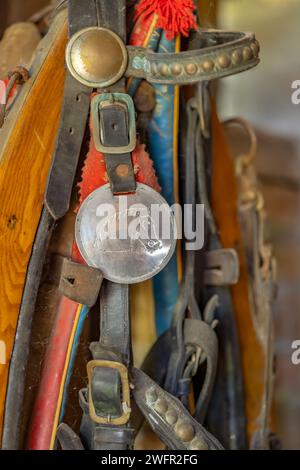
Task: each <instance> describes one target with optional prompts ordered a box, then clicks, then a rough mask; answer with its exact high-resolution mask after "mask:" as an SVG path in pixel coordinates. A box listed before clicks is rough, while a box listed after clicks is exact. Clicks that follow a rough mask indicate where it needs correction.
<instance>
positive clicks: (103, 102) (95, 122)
mask: <svg viewBox="0 0 300 470" xmlns="http://www.w3.org/2000/svg"><path fill="white" fill-rule="evenodd" d="M112 103H120V104H122V105H125V107H126V108H127V111H128V134H129V144H128V145H126V146H123V147H108V146H106V145H103V144H102V142H101V132H100V131H101V129H100V120H99V108H101V107H104V106H107V105H111V104H112ZM91 114H92V128H93V138H94V143H95V147H96V150H98V152H102V153H104V154H105V153H106V154H122V153H130V152H133V150H134V149H135V147H136V123H135V110H134V104H133V100H132V98H131V96H129V95H127V94H126V93H102V94H100V95H96V96H95V97H94V98H93V99H92V103H91Z"/></svg>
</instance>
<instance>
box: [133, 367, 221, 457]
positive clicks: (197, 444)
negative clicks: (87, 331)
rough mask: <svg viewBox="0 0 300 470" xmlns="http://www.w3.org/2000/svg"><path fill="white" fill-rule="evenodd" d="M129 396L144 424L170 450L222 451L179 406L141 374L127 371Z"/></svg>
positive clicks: (139, 371)
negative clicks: (130, 395)
mask: <svg viewBox="0 0 300 470" xmlns="http://www.w3.org/2000/svg"><path fill="white" fill-rule="evenodd" d="M131 377H132V382H133V384H134V387H133V390H132V394H133V396H134V399H135V402H136V404H137V405H138V407H139V408H140V410H141V412H142V413H143V415H144V416H145V418H146V420H147V421H148V423H149V424H150V426H151V427H152V429H153V430H154V432H155V433H156V434H157V435H158V436H159V437H160V439H161V440H162V441H163V442H164V443H165V444H166V445H167V446H168V448H169V449H171V450H222V449H223V447H222V446H221V444H220V443H219V442H218V441H217V440H216V439H215V438H214V437H213V436H212V435H211V434H210V433H209V432H208V431H206V430H205V429H204V428H203V426H201V424H199V423H198V422H197V421H196V420H195V419H193V418H192V417H191V415H190V414H189V412H188V411H187V410H186V409H185V407H184V406H183V405H182V403H181V402H180V401H179V400H178V399H177V398H174V397H173V396H172V395H170V394H169V393H167V392H166V391H165V390H163V389H162V388H161V387H159V386H158V385H157V384H156V383H155V382H154V381H153V380H151V379H150V377H148V376H147V375H146V374H145V373H144V372H142V371H141V370H139V369H135V368H133V369H132V370H131Z"/></svg>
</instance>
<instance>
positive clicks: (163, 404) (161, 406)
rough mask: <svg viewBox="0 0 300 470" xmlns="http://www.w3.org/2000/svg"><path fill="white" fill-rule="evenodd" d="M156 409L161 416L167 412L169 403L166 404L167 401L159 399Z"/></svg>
mask: <svg viewBox="0 0 300 470" xmlns="http://www.w3.org/2000/svg"><path fill="white" fill-rule="evenodd" d="M154 408H155V410H156V411H157V412H158V413H159V414H161V415H162V414H164V413H165V412H166V411H167V409H168V403H167V402H166V400H163V399H162V398H159V400H157V402H156V403H155V405H154Z"/></svg>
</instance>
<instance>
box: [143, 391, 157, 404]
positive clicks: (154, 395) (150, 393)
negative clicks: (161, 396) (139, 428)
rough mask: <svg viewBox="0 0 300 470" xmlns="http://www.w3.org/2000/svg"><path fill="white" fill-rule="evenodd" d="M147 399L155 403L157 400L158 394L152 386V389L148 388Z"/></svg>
mask: <svg viewBox="0 0 300 470" xmlns="http://www.w3.org/2000/svg"><path fill="white" fill-rule="evenodd" d="M146 399H147V401H148V402H149V403H155V402H156V401H157V399H158V395H157V392H156V390H155V388H150V390H147V392H146Z"/></svg>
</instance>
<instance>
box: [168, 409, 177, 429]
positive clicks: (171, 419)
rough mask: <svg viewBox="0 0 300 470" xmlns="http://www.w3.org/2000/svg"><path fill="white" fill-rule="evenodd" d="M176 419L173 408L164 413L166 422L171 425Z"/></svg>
mask: <svg viewBox="0 0 300 470" xmlns="http://www.w3.org/2000/svg"><path fill="white" fill-rule="evenodd" d="M177 420H178V416H177V413H176V412H175V411H174V410H170V411H168V412H167V413H166V421H167V423H168V424H170V425H171V426H173V425H174V424H175V423H176V422H177Z"/></svg>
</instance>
